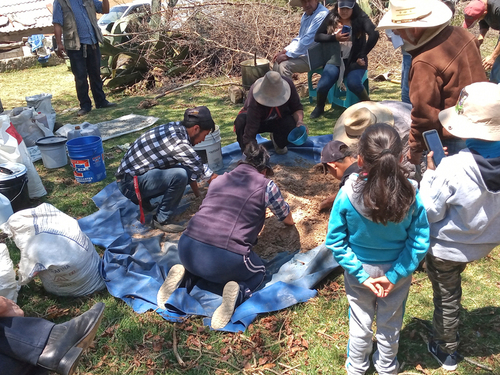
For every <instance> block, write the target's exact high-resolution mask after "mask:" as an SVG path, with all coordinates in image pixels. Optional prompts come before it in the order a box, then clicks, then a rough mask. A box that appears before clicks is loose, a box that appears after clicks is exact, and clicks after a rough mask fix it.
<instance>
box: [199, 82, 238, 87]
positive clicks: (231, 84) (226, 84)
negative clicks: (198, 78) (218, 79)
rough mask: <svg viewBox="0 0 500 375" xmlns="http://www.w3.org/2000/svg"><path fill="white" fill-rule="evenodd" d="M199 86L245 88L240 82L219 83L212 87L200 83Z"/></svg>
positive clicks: (208, 85) (209, 85)
mask: <svg viewBox="0 0 500 375" xmlns="http://www.w3.org/2000/svg"><path fill="white" fill-rule="evenodd" d="M198 86H207V87H222V86H243V84H242V83H240V82H226V83H219V84H217V85H211V84H209V83H200V84H199V85H198Z"/></svg>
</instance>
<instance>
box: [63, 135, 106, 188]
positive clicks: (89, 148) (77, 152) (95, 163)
mask: <svg viewBox="0 0 500 375" xmlns="http://www.w3.org/2000/svg"><path fill="white" fill-rule="evenodd" d="M66 146H67V147H68V154H69V158H70V160H71V166H72V167H73V174H74V175H75V179H76V181H77V182H78V183H80V184H91V183H93V182H98V181H101V180H104V179H105V178H106V166H105V165H104V149H103V148H102V140H101V137H97V136H95V135H92V136H87V137H78V138H74V139H70V140H69V141H68V142H66Z"/></svg>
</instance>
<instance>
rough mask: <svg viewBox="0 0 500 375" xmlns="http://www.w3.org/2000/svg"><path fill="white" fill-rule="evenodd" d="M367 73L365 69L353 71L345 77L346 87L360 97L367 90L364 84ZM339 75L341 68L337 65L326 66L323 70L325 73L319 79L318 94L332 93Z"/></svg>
mask: <svg viewBox="0 0 500 375" xmlns="http://www.w3.org/2000/svg"><path fill="white" fill-rule="evenodd" d="M365 72H366V70H365V69H355V70H351V71H350V72H349V73H347V75H345V76H344V83H345V85H346V87H347V88H348V89H349V90H351V91H352V92H353V93H355V94H356V95H358V96H359V95H360V94H361V93H362V92H363V90H364V89H365V86H363V82H362V79H363V76H364V75H365ZM339 74H340V68H339V67H338V66H337V65H333V64H326V65H325V67H324V68H323V73H322V74H321V78H320V79H319V82H318V86H317V87H316V90H317V92H318V93H321V94H324V95H327V94H328V91H330V89H331V88H332V87H333V85H334V84H335V83H337V80H338V79H339Z"/></svg>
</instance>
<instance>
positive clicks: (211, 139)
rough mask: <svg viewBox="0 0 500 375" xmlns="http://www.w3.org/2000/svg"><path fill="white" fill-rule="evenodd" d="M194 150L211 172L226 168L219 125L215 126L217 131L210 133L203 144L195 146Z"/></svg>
mask: <svg viewBox="0 0 500 375" xmlns="http://www.w3.org/2000/svg"><path fill="white" fill-rule="evenodd" d="M193 149H194V150H195V151H196V153H197V154H198V155H199V156H200V158H201V160H203V163H204V164H208V167H209V168H210V169H211V170H213V171H216V170H218V169H221V168H222V167H223V166H224V164H223V162H222V150H221V143H220V130H219V126H218V125H215V130H214V131H213V132H212V133H209V134H208V135H207V136H206V137H205V140H204V141H203V142H200V143H198V144H197V145H195V146H193Z"/></svg>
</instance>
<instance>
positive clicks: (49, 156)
mask: <svg viewBox="0 0 500 375" xmlns="http://www.w3.org/2000/svg"><path fill="white" fill-rule="evenodd" d="M36 145H37V146H38V148H39V149H40V152H41V154H42V161H43V165H44V166H45V168H59V167H62V166H65V165H66V164H68V156H67V155H66V137H58V136H50V137H43V138H40V139H39V140H38V141H36Z"/></svg>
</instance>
